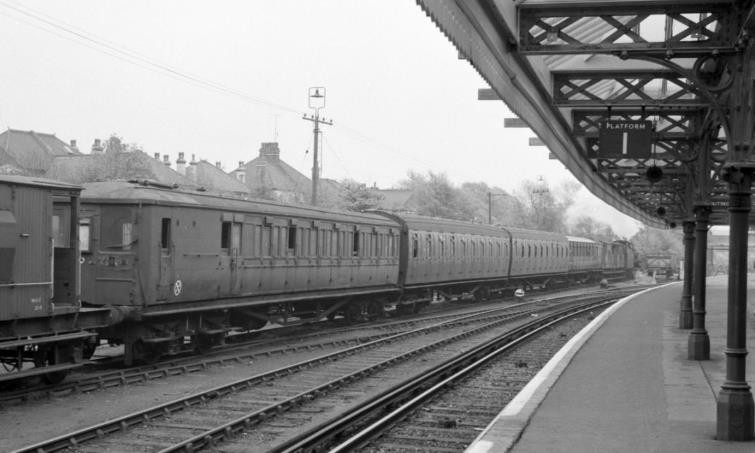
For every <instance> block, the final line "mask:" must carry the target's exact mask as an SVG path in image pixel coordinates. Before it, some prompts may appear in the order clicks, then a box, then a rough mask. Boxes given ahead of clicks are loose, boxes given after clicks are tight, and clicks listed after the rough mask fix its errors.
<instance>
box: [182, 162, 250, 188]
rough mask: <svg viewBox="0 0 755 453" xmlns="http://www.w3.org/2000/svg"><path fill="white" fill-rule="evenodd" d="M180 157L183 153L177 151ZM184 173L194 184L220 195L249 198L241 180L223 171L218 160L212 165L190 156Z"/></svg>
mask: <svg viewBox="0 0 755 453" xmlns="http://www.w3.org/2000/svg"><path fill="white" fill-rule="evenodd" d="M182 159H183V153H179V160H182ZM177 162H178V161H177ZM185 175H186V178H187V179H189V180H191V181H192V182H193V183H194V184H195V185H196V186H198V187H202V188H204V189H206V190H208V191H210V192H215V193H218V194H221V195H226V196H232V197H238V198H249V196H250V193H251V190H250V189H249V188H248V187H247V186H246V185H245V184H244V183H243V182H242V181H240V180H239V179H236V178H234V177H233V176H232V175H229V174H228V173H226V172H224V171H223V169H222V168H221V167H220V165H219V162H218V163H216V164H215V165H213V164H211V163H209V162H207V161H206V160H200V161H197V160H196V159H195V158H194V156H191V162H189V165H188V166H187V167H186V169H185Z"/></svg>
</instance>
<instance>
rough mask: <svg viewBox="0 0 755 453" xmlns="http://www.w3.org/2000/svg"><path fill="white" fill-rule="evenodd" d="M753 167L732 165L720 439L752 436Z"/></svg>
mask: <svg viewBox="0 0 755 453" xmlns="http://www.w3.org/2000/svg"><path fill="white" fill-rule="evenodd" d="M752 170H753V169H749V168H748V169H743V170H737V169H729V171H728V174H727V176H728V181H729V225H730V228H729V291H728V310H727V321H726V350H725V351H724V352H725V354H726V380H724V383H723V385H722V386H721V391H720V392H719V394H718V409H717V416H718V439H719V440H735V441H749V440H752V439H753V420H755V417H754V416H753V400H752V392H750V386H749V385H748V384H747V380H746V375H745V368H746V362H745V358H746V357H747V231H748V228H749V225H748V218H749V215H750V209H751V195H750V194H751V186H750V184H751V181H752V179H751V178H752Z"/></svg>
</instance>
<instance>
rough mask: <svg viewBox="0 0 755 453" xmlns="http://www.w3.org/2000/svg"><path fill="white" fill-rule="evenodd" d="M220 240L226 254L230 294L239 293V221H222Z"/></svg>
mask: <svg viewBox="0 0 755 453" xmlns="http://www.w3.org/2000/svg"><path fill="white" fill-rule="evenodd" d="M223 217H224V218H228V217H230V216H227V215H224V216H223ZM229 220H230V219H229ZM234 220H237V219H234ZM220 242H221V244H220V247H221V248H222V249H223V252H224V253H227V254H228V270H229V274H230V282H229V291H230V293H231V294H239V293H240V292H241V278H240V277H239V266H240V265H241V263H240V261H241V222H236V221H224V222H223V224H222V232H221V239H220Z"/></svg>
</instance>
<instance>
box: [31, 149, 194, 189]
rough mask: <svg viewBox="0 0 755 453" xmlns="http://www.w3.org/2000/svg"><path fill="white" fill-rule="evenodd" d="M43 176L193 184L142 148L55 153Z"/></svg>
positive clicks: (79, 181)
mask: <svg viewBox="0 0 755 453" xmlns="http://www.w3.org/2000/svg"><path fill="white" fill-rule="evenodd" d="M46 176H47V177H49V178H52V179H59V180H61V181H67V182H72V183H76V184H82V183H85V182H93V181H107V180H129V179H149V180H153V181H157V182H160V183H163V184H178V185H184V186H192V185H194V183H193V182H192V181H191V180H189V179H187V178H185V177H183V176H181V174H179V173H178V172H176V171H174V170H173V169H171V168H169V167H168V166H166V165H165V164H164V163H162V162H161V161H158V160H155V159H154V158H152V157H150V156H148V155H147V154H145V153H144V152H142V151H131V152H123V153H103V154H79V155H70V156H58V157H56V158H55V159H54V160H53V162H52V164H51V165H50V169H49V171H48V172H47V175H46Z"/></svg>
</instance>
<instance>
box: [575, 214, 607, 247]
mask: <svg viewBox="0 0 755 453" xmlns="http://www.w3.org/2000/svg"><path fill="white" fill-rule="evenodd" d="M569 234H572V235H574V236H580V237H585V238H588V239H592V240H595V241H603V242H611V241H615V240H616V239H619V237H618V236H617V235H616V233H614V231H613V228H611V225H608V224H606V223H603V222H599V221H597V220H595V219H593V218H592V217H588V216H582V217H579V218H578V219H577V221H576V222H575V223H574V225H572V226H571V228H569Z"/></svg>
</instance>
